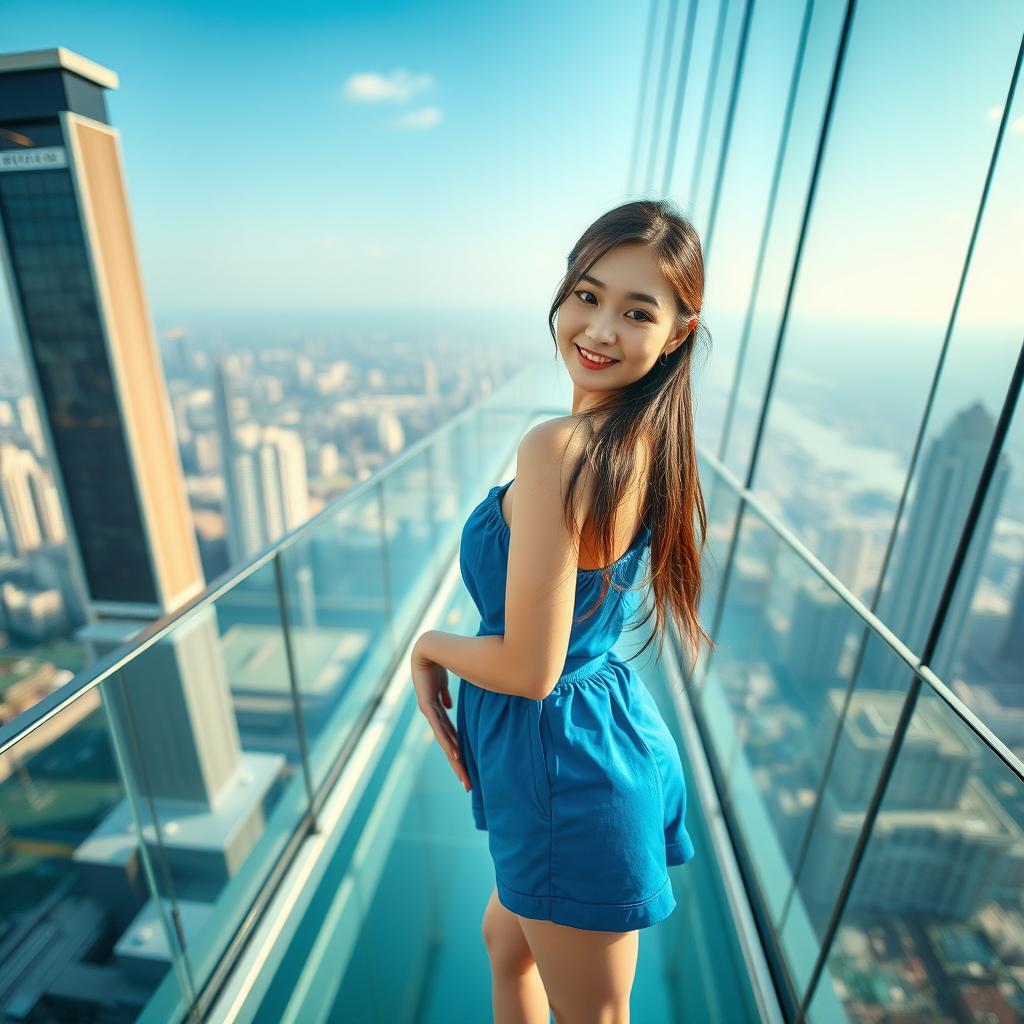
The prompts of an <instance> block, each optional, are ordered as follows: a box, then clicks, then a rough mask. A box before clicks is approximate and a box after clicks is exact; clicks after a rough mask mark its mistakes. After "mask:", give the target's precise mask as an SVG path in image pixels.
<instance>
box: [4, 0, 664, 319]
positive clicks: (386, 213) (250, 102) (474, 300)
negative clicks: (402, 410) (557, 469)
mask: <svg viewBox="0 0 1024 1024" xmlns="http://www.w3.org/2000/svg"><path fill="white" fill-rule="evenodd" d="M3 7H4V13H3V33H2V50H3V51H4V52H13V51H18V50H29V49H42V48H49V47H55V46H63V47H66V48H68V49H70V50H73V51H75V52H77V53H80V54H81V55H83V56H85V57H88V58H89V59H91V60H94V61H96V62H97V63H99V64H102V65H103V66H105V67H107V68H109V69H111V70H112V71H115V72H116V73H117V74H118V76H119V78H120V86H119V88H118V89H117V90H116V91H113V92H110V93H108V94H107V101H108V110H109V113H110V120H111V123H112V124H113V125H114V127H116V128H117V129H118V131H119V132H120V135H121V145H122V154H123V160H124V167H125V175H126V181H127V188H128V199H129V204H130V208H131V211H132V216H133V221H134V226H135V232H136V243H137V246H138V250H139V255H140V260H141V263H142V268H143V275H144V279H145V282H146V287H147V293H148V295H149V300H150V304H151V307H152V309H153V312H154V315H155V316H156V317H157V318H161V317H166V316H177V315H179V314H180V315H185V314H187V313H189V312H193V311H195V312H235V311H245V312H249V313H259V312H260V311H267V312H288V311H292V310H303V311H313V310H344V309H352V308H359V309H374V308H376V309H379V311H380V315H381V316H382V317H386V316H387V315H388V311H389V310H392V311H395V312H402V313H413V312H415V311H416V310H417V309H422V310H424V311H429V310H443V309H452V308H457V309H460V310H464V311H474V310H475V311H477V313H478V314H479V315H482V316H486V315H487V312H488V311H489V310H496V309H507V310H516V311H522V310H534V311H536V312H537V313H538V314H539V316H540V322H541V323H542V324H543V319H544V317H545V316H546V312H547V307H548V304H549V303H550V300H551V298H552V297H553V295H554V292H555V287H556V284H557V281H558V278H559V277H560V276H561V274H562V273H563V272H564V269H565V256H566V254H567V253H568V251H569V248H570V247H571V245H572V244H573V242H574V241H575V240H576V238H577V237H578V235H579V234H580V233H581V232H582V230H583V229H584V228H585V227H586V226H587V225H588V224H589V223H590V222H591V221H592V220H593V219H594V218H596V217H597V216H599V215H600V214H601V213H603V212H604V211H605V210H607V209H609V208H610V207H612V206H615V205H618V204H619V203H621V202H625V201H627V200H628V199H631V198H637V197H638V195H639V193H628V192H627V191H626V188H627V185H628V184H629V183H628V181H627V178H628V174H629V165H630V157H631V152H632V146H633V138H634V125H635V121H636V109H637V103H638V99H639V90H640V87H641V64H642V60H643V49H644V42H645V33H646V28H647V4H646V3H638V4H632V3H631V4H623V3H621V2H618V3H617V2H614V0H587V2H582V0H570V2H560V3H557V4H549V3H542V2H539V0H530V2H525V3H523V2H517V3H515V4H485V3H480V2H464V0H458V2H446V3H443V4H440V3H425V2H408V3H401V2H393V0H378V2H374V3H368V2H367V3H362V2H360V3H353V2H347V0H346V2H335V3H309V2H301V0H300V2H296V3H289V4H277V5H268V4H261V3H246V4H241V3H238V4H225V3H217V2H212V3H209V2H204V3H192V2H177V3H174V4H173V5H172V4H163V3H152V2H148V0H139V2H135V3H130V4H129V3H109V2H107V3H104V2H98V3H96V2H93V3H89V4H82V3H80V2H79V3H65V2H53V0H47V2H45V3H40V2H39V0H28V2H25V0H4V4H3ZM0 302H2V303H4V305H3V306H0V318H8V319H9V316H10V310H9V307H7V306H6V303H7V296H6V295H4V296H3V297H2V299H0ZM545 330H546V328H545Z"/></svg>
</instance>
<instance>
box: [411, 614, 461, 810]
mask: <svg viewBox="0 0 1024 1024" xmlns="http://www.w3.org/2000/svg"><path fill="white" fill-rule="evenodd" d="M423 636H426V634H423ZM423 636H421V637H420V638H419V639H418V640H417V641H416V643H415V644H413V648H412V656H411V662H412V685H413V686H414V687H415V689H416V704H417V706H418V707H419V709H420V711H422V712H423V714H424V715H425V716H426V718H427V721H428V722H429V723H430V728H431V729H433V730H434V738H435V739H436V740H437V742H438V743H439V744H440V745H441V749H442V750H443V751H444V752H445V755H446V756H447V758H448V761H449V762H450V763H451V766H452V768H453V769H454V771H455V774H456V775H457V776H458V777H459V780H460V781H461V782H462V785H463V786H464V787H465V789H466V790H467V791H468V790H469V789H470V788H471V783H470V781H469V774H468V772H467V771H466V767H465V765H464V764H463V763H462V758H461V757H460V756H459V741H458V733H457V732H456V731H455V726H454V725H452V721H451V719H450V718H449V717H448V712H447V711H446V710H445V709H446V708H450V707H451V706H452V697H451V694H450V693H449V692H448V669H446V668H445V667H444V666H443V665H439V664H438V663H437V662H436V661H431V660H430V659H429V658H428V657H426V655H425V654H424V653H423V651H422V649H421V647H420V640H422V639H423Z"/></svg>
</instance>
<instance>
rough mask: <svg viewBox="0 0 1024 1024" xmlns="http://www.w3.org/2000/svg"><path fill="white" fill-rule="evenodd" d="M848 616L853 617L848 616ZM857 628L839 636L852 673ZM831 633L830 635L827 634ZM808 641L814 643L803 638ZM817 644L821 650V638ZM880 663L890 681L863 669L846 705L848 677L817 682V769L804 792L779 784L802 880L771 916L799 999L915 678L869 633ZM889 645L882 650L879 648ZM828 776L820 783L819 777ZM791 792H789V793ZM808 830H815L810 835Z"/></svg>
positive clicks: (791, 853)
mask: <svg viewBox="0 0 1024 1024" xmlns="http://www.w3.org/2000/svg"><path fill="white" fill-rule="evenodd" d="M844 618H847V619H849V618H852V616H851V615H845V616H844ZM857 632H858V631H857V629H856V624H855V623H849V628H847V629H846V630H845V631H844V634H843V636H842V640H843V649H844V653H845V667H846V672H847V675H848V674H849V671H850V663H851V662H852V661H854V660H855V659H856V655H857V651H856V645H855V644H854V643H851V642H850V641H852V640H854V634H856V633H857ZM826 635H827V634H826ZM804 643H805V644H806V645H810V638H809V637H807V636H806V635H805V638H804ZM816 643H817V644H819V645H820V643H821V640H820V638H818V639H817V640H816ZM868 643H869V646H874V647H875V648H877V649H878V653H877V654H876V655H875V660H876V661H877V662H878V663H879V664H881V665H884V666H885V667H886V669H887V671H886V676H887V677H888V679H889V680H891V682H892V684H893V685H892V686H891V688H890V687H889V686H888V683H887V682H879V681H876V680H875V679H873V678H872V677H871V676H868V675H865V674H864V672H863V671H858V673H857V683H856V687H855V688H854V690H853V693H852V696H850V697H849V701H848V703H847V694H848V691H849V687H848V686H847V680H846V678H835V679H832V680H830V679H829V678H828V677H827V676H823V677H822V678H821V681H820V690H821V694H822V698H821V705H820V708H819V710H818V713H817V714H816V715H814V716H812V717H809V720H808V723H807V728H808V736H807V738H806V740H805V746H806V748H807V750H808V751H810V752H813V758H814V761H813V764H814V770H813V773H812V774H811V775H808V777H807V786H806V787H805V788H803V789H797V788H796V787H785V786H784V784H782V783H780V784H779V787H778V788H779V793H780V797H779V798H778V799H779V803H780V804H782V805H785V804H787V803H788V804H789V805H790V806H791V807H792V808H793V812H792V814H791V818H792V821H793V826H794V827H793V829H792V833H791V838H790V841H789V843H788V849H787V860H788V862H789V864H790V866H791V867H792V869H793V871H794V873H795V874H796V875H797V884H796V889H795V890H792V891H791V890H790V889H788V888H787V891H786V893H785V896H786V902H785V904H784V905H782V908H781V910H779V909H778V907H779V904H778V902H777V903H776V906H775V910H774V913H773V917H774V919H775V921H776V923H777V925H780V928H779V930H780V932H781V935H782V944H783V947H784V948H785V950H786V959H787V961H788V963H789V965H790V974H791V976H792V978H793V979H794V983H795V985H796V988H797V991H798V993H800V994H802V993H803V991H804V989H805V987H806V985H807V982H808V978H809V975H810V970H811V968H812V967H813V965H814V958H815V957H816V956H817V954H818V950H819V948H820V944H821V940H822V937H823V935H824V933H825V930H826V928H827V926H828V921H829V916H830V915H831V913H832V908H833V907H834V905H835V903H836V901H837V899H838V898H839V895H840V891H841V888H842V883H843V878H844V876H845V873H846V870H847V868H848V867H849V864H850V860H851V858H852V855H853V851H854V846H855V844H856V842H857V838H858V836H859V834H860V831H861V828H862V826H863V823H864V814H865V811H866V810H867V807H868V803H869V802H870V800H871V797H872V794H873V793H874V791H875V788H876V786H877V785H878V781H879V779H880V777H881V774H882V767H883V763H884V761H885V757H886V754H887V752H888V749H889V745H890V742H891V737H892V729H893V726H894V725H895V722H896V720H897V719H898V718H899V715H900V711H901V709H902V707H903V703H904V700H905V699H906V694H907V691H908V688H909V685H910V681H911V679H912V677H913V673H912V671H911V669H910V668H908V666H907V665H906V663H905V662H904V661H902V659H900V658H899V657H898V655H896V654H895V653H894V652H893V651H892V650H891V649H890V648H888V647H886V646H885V645H884V644H883V642H882V641H881V640H879V639H878V637H876V636H874V635H872V636H871V637H870V639H869V641H868ZM883 647H884V651H883V650H882V648H883ZM823 772H824V773H825V777H824V779H822V777H821V776H822V773H823ZM787 788H788V789H789V790H790V792H789V793H788V794H787V793H786V792H785V790H786V789H787ZM808 829H809V830H810V831H809V832H808Z"/></svg>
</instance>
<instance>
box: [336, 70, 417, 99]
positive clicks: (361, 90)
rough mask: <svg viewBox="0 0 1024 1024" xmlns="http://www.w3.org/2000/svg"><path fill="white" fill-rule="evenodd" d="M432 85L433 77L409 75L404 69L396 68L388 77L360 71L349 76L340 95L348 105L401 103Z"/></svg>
mask: <svg viewBox="0 0 1024 1024" xmlns="http://www.w3.org/2000/svg"><path fill="white" fill-rule="evenodd" d="M433 84H434V76H433V75H430V74H422V75H411V74H409V72H408V71H406V70H405V69H404V68H398V69H397V70H396V71H392V72H391V74H390V75H382V74H379V73H378V72H376V71H360V72H357V73H356V74H354V75H349V77H348V80H347V81H346V82H345V84H344V85H343V86H342V88H341V93H342V96H343V98H344V99H346V100H348V101H349V102H350V103H380V102H390V101H395V100H397V101H401V100H407V99H409V98H410V97H411V96H413V95H414V94H415V93H417V92H419V91H420V90H421V89H429V88H431V87H432V86H433Z"/></svg>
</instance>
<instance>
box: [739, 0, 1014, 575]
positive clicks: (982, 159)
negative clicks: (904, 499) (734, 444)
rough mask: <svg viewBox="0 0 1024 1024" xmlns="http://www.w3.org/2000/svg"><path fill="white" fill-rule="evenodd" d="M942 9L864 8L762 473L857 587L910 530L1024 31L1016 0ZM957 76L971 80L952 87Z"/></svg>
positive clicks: (766, 488)
mask: <svg viewBox="0 0 1024 1024" xmlns="http://www.w3.org/2000/svg"><path fill="white" fill-rule="evenodd" d="M942 11H943V13H942V16H941V17H938V16H936V17H929V18H922V17H921V16H920V9H919V8H918V7H915V6H913V5H909V6H908V5H899V4H896V5H893V4H888V3H883V2H869V3H864V4H858V6H857V9H856V15H855V17H854V24H853V28H852V35H851V39H850V43H849V52H848V54H847V57H846V61H845V63H844V67H843V73H842V81H841V85H840V89H839V94H838V98H837V101H836V107H835V112H834V119H833V123H832V125H831V127H830V130H829V136H828V141H827V147H826V151H825V156H824V162H823V165H822V171H821V177H820V181H819V186H818V192H817V195H816V198H815V206H814V210H813V213H812V217H811V222H810V225H809V229H808V234H807V239H806V245H805V249H804V252H803V254H802V260H801V267H800V272H799V276H798V278H797V282H796V286H795V291H794V295H793V300H792V308H791V312H790V316H789V321H788V328H787V333H786V338H785V349H784V358H783V360H782V362H781V364H780V368H779V374H778V378H777V384H776V387H775V391H774V394H773V396H772V404H771V408H770V414H769V420H768V428H767V431H766V434H765V443H764V444H763V446H762V453H761V455H762V457H761V458H759V459H758V465H757V475H756V481H755V487H756V490H757V492H758V493H759V494H761V495H763V496H764V498H765V500H766V501H767V502H768V503H769V504H770V505H771V506H778V507H779V509H780V514H781V515H782V517H784V519H785V520H786V521H787V523H789V524H791V525H792V528H793V530H794V531H795V532H796V533H797V535H798V536H799V537H800V538H801V539H802V540H803V541H804V542H805V543H806V544H807V545H808V546H809V547H811V548H812V550H814V551H815V553H818V554H819V555H820V557H822V559H823V561H824V560H826V559H827V560H828V561H829V563H830V568H833V569H834V570H837V574H838V572H845V573H847V575H846V576H845V577H844V582H845V583H847V585H848V586H850V588H851V589H854V590H855V591H857V592H858V593H863V592H864V589H865V587H867V588H868V589H869V590H870V588H871V586H872V583H873V579H872V576H873V574H874V575H875V576H877V566H878V564H879V562H880V560H881V556H882V552H883V549H884V545H885V542H886V539H887V538H888V536H889V534H890V532H891V530H892V527H893V523H894V518H895V513H896V509H897V505H898V502H899V500H900V494H901V491H902V488H903V485H904V480H905V478H906V474H907V467H908V460H909V456H910V453H911V450H912V448H913V445H914V440H915V437H916V435H917V432H918V428H919V425H920V423H921V418H922V413H923V409H924V403H925V401H926V399H927V396H928V393H929V389H930V388H931V385H932V378H933V375H934V372H935V368H936V362H937V358H938V355H939V351H940V345H941V342H942V339H943V335H944V332H945V330H946V325H947V323H948V318H949V315H950V310H951V306H952V302H953V298H954V295H955V292H956V287H957V282H958V280H959V277H960V273H961V267H962V265H963V260H964V258H965V253H966V248H967V243H968V239H969V237H970V233H971V228H972V218H973V215H974V213H975V211H976V209H977V205H978V200H979V197H980V194H981V189H982V184H983V182H984V179H985V174H986V171H987V168H988V164H989V159H990V156H991V153H992V147H993V143H994V139H995V130H996V127H997V124H998V122H997V121H996V120H995V119H993V118H991V117H989V116H987V111H989V110H991V109H992V108H993V107H999V106H1001V104H1002V103H1003V102H1004V101H1005V98H1006V92H1007V89H1008V86H1009V82H1010V75H1011V71H1012V68H1013V64H1014V59H1015V57H1016V53H1017V48H1018V46H1019V42H1020V37H1021V30H1022V28H1024V12H1022V8H1021V6H1020V4H1018V3H1015V2H1008V0H1007V2H1002V3H991V4H988V5H985V7H984V8H983V9H982V10H976V9H974V8H973V7H971V8H968V7H965V6H962V5H957V4H954V3H948V4H943V5H942ZM953 67H960V68H964V67H966V68H970V69H971V71H970V74H969V75H963V76H960V77H959V78H958V86H957V88H956V89H955V90H953V91H949V90H948V88H947V86H948V83H949V76H950V69H951V68H953ZM879 68H885V73H884V74H879V70H878V69H879ZM938 96H943V97H948V100H946V101H943V102H941V103H940V102H936V97H938ZM951 138H953V139H956V146H955V147H953V148H951V147H950V139H951ZM880 370H882V371H884V372H880ZM821 524H827V525H829V526H835V527H836V528H837V529H841V530H843V531H844V533H843V536H842V538H841V539H842V541H843V543H842V544H836V543H835V542H834V538H833V535H831V534H829V533H828V532H827V531H825V530H823V529H822V528H821ZM850 545H856V546H858V547H859V548H860V552H859V554H858V556H857V557H856V558H852V559H850V558H848V557H847V552H848V551H849V547H850ZM840 557H841V558H842V560H843V564H842V565H841V566H840V565H838V564H837V562H838V561H839V559H840ZM851 568H853V569H854V570H855V571H856V573H857V575H856V576H850V575H849V570H850V569H851Z"/></svg>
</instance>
